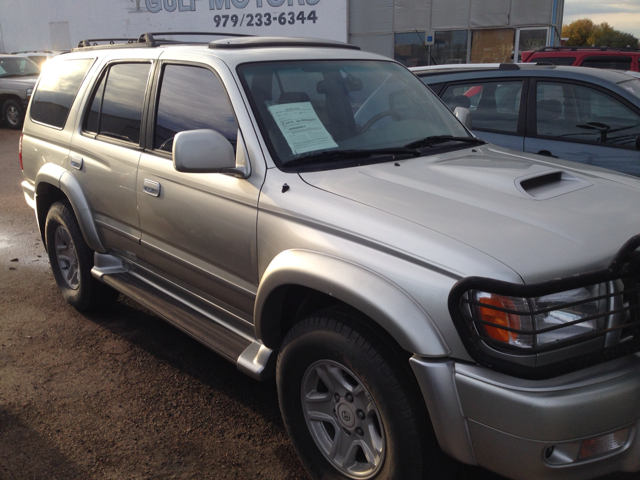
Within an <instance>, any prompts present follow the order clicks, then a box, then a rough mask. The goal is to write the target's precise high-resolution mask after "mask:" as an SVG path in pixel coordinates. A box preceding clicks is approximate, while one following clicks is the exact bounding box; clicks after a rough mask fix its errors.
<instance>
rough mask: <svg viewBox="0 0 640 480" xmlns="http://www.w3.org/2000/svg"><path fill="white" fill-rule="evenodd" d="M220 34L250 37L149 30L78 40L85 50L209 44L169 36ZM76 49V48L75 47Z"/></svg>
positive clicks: (236, 34)
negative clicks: (137, 33)
mask: <svg viewBox="0 0 640 480" xmlns="http://www.w3.org/2000/svg"><path fill="white" fill-rule="evenodd" d="M177 35H179V36H194V37H195V36H218V37H249V36H250V35H244V34H240V33H226V32H147V33H143V34H142V35H140V36H139V37H137V38H89V39H86V40H81V41H80V42H78V46H77V47H76V48H77V49H83V50H103V49H109V48H153V47H158V46H160V45H181V44H190V43H193V44H201V45H204V44H207V43H209V41H195V42H189V41H182V40H172V39H168V38H160V37H167V36H177ZM74 50H75V49H74Z"/></svg>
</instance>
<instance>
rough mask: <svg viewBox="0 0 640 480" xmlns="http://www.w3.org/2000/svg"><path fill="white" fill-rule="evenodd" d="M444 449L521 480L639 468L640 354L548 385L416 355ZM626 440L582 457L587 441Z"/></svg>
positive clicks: (419, 375)
mask: <svg viewBox="0 0 640 480" xmlns="http://www.w3.org/2000/svg"><path fill="white" fill-rule="evenodd" d="M411 366H412V368H413V371H414V373H415V375H416V378H417V379H418V382H419V384H420V387H421V389H422V393H423V395H424V397H425V401H426V403H427V407H428V408H429V414H430V416H431V420H432V423H433V427H434V430H435V432H436V435H437V437H438V442H439V443H440V446H441V448H442V449H443V450H444V451H445V452H446V453H447V454H449V455H451V456H452V457H454V458H456V459H457V460H460V461H462V462H465V463H469V464H472V465H480V466H483V467H485V468H487V469H489V470H492V471H494V472H497V473H500V474H501V475H505V476H507V477H510V478H514V479H540V478H544V479H568V478H571V479H587V478H596V477H599V476H602V475H606V474H608V473H611V472H615V471H625V472H635V471H638V470H640V354H635V355H630V356H628V357H625V358H621V359H617V360H614V361H611V362H607V363H604V364H601V365H597V366H594V367H591V368H588V369H585V370H581V371H578V372H574V373H571V374H568V375H563V376H560V377H556V378H552V379H548V380H523V379H518V378H514V377H511V376H509V375H505V374H502V373H498V372H495V371H493V370H490V369H487V368H485V367H480V366H476V365H467V364H462V363H456V362H455V361H453V360H450V359H445V360H434V359H427V358H421V357H413V358H412V359H411ZM624 428H628V435H627V437H626V442H625V443H624V444H623V445H622V446H620V447H618V448H616V449H614V450H611V451H609V452H608V453H602V454H600V455H597V456H593V457H589V458H585V459H579V458H578V457H579V452H580V446H581V444H582V441H583V440H588V439H592V438H595V437H600V436H602V435H606V434H608V433H611V432H615V431H619V430H620V429H624Z"/></svg>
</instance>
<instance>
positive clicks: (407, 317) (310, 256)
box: [254, 250, 451, 357]
mask: <svg viewBox="0 0 640 480" xmlns="http://www.w3.org/2000/svg"><path fill="white" fill-rule="evenodd" d="M287 285H297V286H304V287H307V288H310V289H313V290H317V291H320V292H322V293H324V294H326V295H330V296H332V297H334V298H336V299H338V300H340V301H342V302H344V303H346V304H348V305H350V306H352V307H353V308H356V309H357V310H359V311H360V312H362V313H364V314H365V315H367V316H368V317H369V318H371V319H373V320H374V321H375V322H376V323H378V324H379V325H380V326H381V327H382V328H384V329H385V331H387V332H388V333H389V334H390V335H391V336H392V337H393V338H394V339H395V340H396V341H397V342H398V344H399V345H400V346H401V347H402V348H403V349H405V350H406V351H408V352H411V353H414V354H418V355H422V356H428V357H446V356H449V355H450V353H451V350H450V348H449V347H448V345H447V344H446V342H445V340H444V338H443V337H442V334H441V333H440V331H439V330H438V328H437V327H436V325H435V323H434V322H433V320H432V319H431V318H430V317H429V315H428V313H427V312H426V311H425V310H424V309H423V308H422V307H421V306H420V305H419V304H418V303H417V302H416V301H415V300H414V299H413V298H411V297H410V296H409V294H408V293H407V292H405V291H404V290H402V288H401V287H400V286H398V285H396V284H394V283H393V282H391V281H390V280H388V279H386V278H384V277H382V276H380V275H378V274H377V273H375V272H373V271H371V270H369V269H367V268H365V267H363V266H361V265H357V264H355V263H352V262H350V261H347V260H344V259H340V258H337V257H333V256H330V255H326V254H322V253H318V252H314V251H309V250H287V251H284V252H282V253H280V254H279V255H277V256H276V257H275V258H274V259H273V260H272V261H271V263H270V264H269V266H268V268H267V269H266V271H265V272H264V275H263V276H262V279H261V281H260V285H259V287H258V292H257V297H256V303H255V309H254V319H255V331H256V335H257V337H258V338H260V339H262V341H263V342H265V344H266V345H267V346H269V347H270V348H278V346H279V345H276V344H275V343H276V342H277V341H278V338H277V336H278V334H276V335H275V336H274V334H273V333H270V332H273V329H274V328H275V330H276V331H278V332H279V318H273V317H277V313H276V312H273V311H269V310H270V305H269V303H268V301H269V298H270V297H271V294H272V292H275V291H276V290H277V289H278V287H282V286H287ZM275 301H276V303H277V301H278V300H275ZM274 323H275V325H274Z"/></svg>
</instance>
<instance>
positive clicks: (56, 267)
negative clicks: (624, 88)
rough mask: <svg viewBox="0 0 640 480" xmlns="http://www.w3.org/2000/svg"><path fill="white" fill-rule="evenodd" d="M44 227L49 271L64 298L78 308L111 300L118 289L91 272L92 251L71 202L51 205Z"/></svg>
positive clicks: (105, 304) (81, 308)
mask: <svg viewBox="0 0 640 480" xmlns="http://www.w3.org/2000/svg"><path fill="white" fill-rule="evenodd" d="M44 228H45V239H46V241H47V252H48V254H49V261H50V262H51V270H52V271H53V276H54V278H55V279H56V283H57V284H58V287H59V288H60V291H61V292H62V296H63V297H64V299H65V300H66V301H67V302H68V303H69V304H70V305H72V306H74V307H75V308H76V309H77V310H80V311H90V310H95V309H97V308H100V307H105V306H107V305H109V304H111V303H113V301H114V300H115V299H116V298H117V297H118V292H117V291H115V290H114V289H112V288H111V287H109V286H108V285H105V284H104V283H102V282H100V281H98V280H96V279H95V278H94V277H93V276H92V275H91V269H92V268H93V253H94V252H93V250H91V248H89V246H88V245H87V243H86V242H85V240H84V237H83V236H82V231H81V230H80V225H78V221H77V219H76V217H75V215H74V214H73V209H72V208H71V205H70V204H69V203H67V202H57V203H54V204H53V205H51V208H50V209H49V213H48V214H47V220H46V223H45V227H44Z"/></svg>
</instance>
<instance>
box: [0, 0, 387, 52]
mask: <svg viewBox="0 0 640 480" xmlns="http://www.w3.org/2000/svg"><path fill="white" fill-rule="evenodd" d="M347 5H348V0H20V1H10V0H0V32H1V38H0V40H2V42H1V43H2V44H3V50H4V51H5V52H13V51H19V50H51V49H57V50H66V49H70V48H72V47H74V46H76V45H77V44H78V42H79V41H80V40H83V39H87V38H137V37H138V36H139V35H141V34H142V33H145V32H159V31H204V32H211V31H216V32H218V31H220V32H226V33H248V34H255V35H281V36H304V37H316V38H327V39H331V40H339V41H347V17H348V15H347ZM311 12H314V16H313V20H309V21H307V20H305V21H304V22H303V21H302V20H301V17H300V14H301V13H302V14H303V17H304V18H307V17H309V15H310V14H311ZM291 15H293V17H292V16H291ZM234 16H235V17H234ZM267 16H268V18H269V21H267ZM218 17H220V18H218ZM225 17H226V18H225ZM216 18H218V21H216ZM233 19H235V21H234V20H233ZM267 23H269V24H270V25H267ZM385 28H386V27H385ZM388 29H389V30H390V27H389V28H388Z"/></svg>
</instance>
